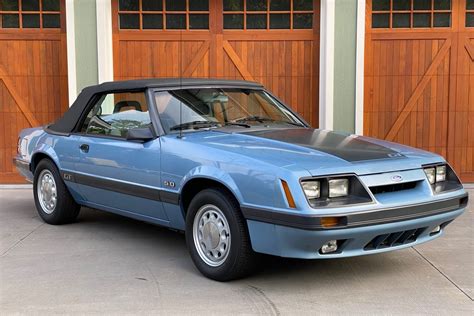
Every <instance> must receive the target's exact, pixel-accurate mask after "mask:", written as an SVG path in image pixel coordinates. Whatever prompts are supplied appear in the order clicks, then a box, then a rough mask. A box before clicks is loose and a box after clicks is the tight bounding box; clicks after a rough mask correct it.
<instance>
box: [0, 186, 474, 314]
mask: <svg viewBox="0 0 474 316" xmlns="http://www.w3.org/2000/svg"><path fill="white" fill-rule="evenodd" d="M470 191H471V192H470V194H471V197H473V196H474V192H473V190H470ZM473 220H474V207H473V203H472V202H471V203H470V210H469V211H468V212H466V213H465V214H464V215H463V216H462V217H461V218H459V219H458V220H457V221H455V222H454V223H452V224H451V225H450V226H448V228H447V232H446V234H445V236H443V237H441V238H439V239H437V240H435V241H433V242H431V243H428V244H425V245H420V246H417V247H415V248H409V249H406V250H401V251H397V252H391V253H386V254H379V255H373V256H364V257H358V258H348V259H338V260H320V261H302V260H288V259H281V258H273V257H268V258H266V259H265V260H266V262H265V267H264V269H263V270H262V271H261V272H260V273H258V274H256V275H254V276H252V277H249V278H247V279H244V280H239V281H235V282H230V283H218V282H214V281H211V280H208V279H206V278H204V277H203V276H201V275H200V274H199V272H198V271H197V270H196V269H195V268H194V266H193V264H192V262H191V259H190V257H189V256H188V253H187V250H186V245H185V241H184V236H183V235H181V234H178V233H175V232H172V231H169V230H167V229H164V228H160V227H155V226H152V225H149V224H145V223H141V222H137V221H134V220H130V219H127V218H123V217H119V216H116V215H112V214H107V213H103V212H99V211H95V210H90V209H85V208H83V209H82V211H81V214H80V216H79V220H78V222H77V223H75V224H70V225H64V226H50V225H47V224H44V223H43V222H42V221H41V219H40V218H39V217H38V215H37V213H36V210H35V207H34V202H33V197H32V192H31V189H20V190H13V189H3V190H0V314H2V315H3V314H10V313H41V314H48V315H50V314H59V313H61V314H63V313H68V314H72V313H76V314H84V313H87V314H132V313H142V314H156V313H161V314H165V313H166V314H168V313H173V314H262V315H267V314H268V315H272V314H273V315H275V314H286V315H289V314H315V313H317V314H321V313H324V314H349V313H357V314H377V315H379V314H418V315H419V314H430V315H433V314H450V315H460V314H466V315H472V314H473V312H474V302H473V297H474V270H473V268H474V246H473V237H474V236H473V232H474V221H473Z"/></svg>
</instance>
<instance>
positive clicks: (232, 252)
mask: <svg viewBox="0 0 474 316" xmlns="http://www.w3.org/2000/svg"><path fill="white" fill-rule="evenodd" d="M186 244H187V246H188V250H189V252H190V254H191V258H192V260H193V262H194V264H195V265H196V267H197V268H198V269H199V271H200V272H201V273H202V274H204V275H205V276H207V277H208V278H211V279H214V280H217V281H229V280H233V279H237V278H241V277H243V276H245V275H247V274H249V273H250V272H251V271H252V270H253V268H254V259H255V254H254V252H253V250H252V248H251V245H250V238H249V235H248V230H247V225H246V222H245V219H244V218H243V216H242V214H241V212H240V208H239V205H238V203H237V202H236V201H235V199H234V198H233V196H232V195H230V194H229V193H228V192H227V191H225V190H221V189H206V190H203V191H201V192H199V193H198V194H197V195H196V196H195V197H194V199H193V200H192V201H191V204H190V205H189V208H188V212H187V215H186Z"/></svg>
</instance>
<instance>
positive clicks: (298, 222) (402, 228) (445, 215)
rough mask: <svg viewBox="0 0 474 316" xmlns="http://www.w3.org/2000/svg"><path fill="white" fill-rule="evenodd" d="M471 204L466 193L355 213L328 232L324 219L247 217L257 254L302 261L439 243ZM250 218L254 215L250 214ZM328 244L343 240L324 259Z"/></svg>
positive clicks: (269, 216)
mask: <svg viewBox="0 0 474 316" xmlns="http://www.w3.org/2000/svg"><path fill="white" fill-rule="evenodd" d="M467 199H468V198H467V194H463V195H461V196H457V197H456V198H451V199H448V200H443V201H437V202H432V203H425V204H420V205H417V206H414V205H411V206H409V207H407V206H405V207H401V208H396V209H394V208H392V209H390V211H387V210H379V211H378V212H375V211H372V212H368V213H355V214H352V215H353V217H352V221H351V220H350V219H349V220H348V221H347V224H348V225H346V226H345V227H343V228H341V227H339V228H332V229H324V228H323V227H321V225H320V218H321V217H317V216H312V217H308V216H305V217H300V218H297V217H291V218H292V219H291V220H289V219H288V217H286V218H285V220H286V222H282V221H281V220H282V218H281V217H280V216H276V217H274V218H273V219H271V214H274V212H273V213H270V215H268V216H267V218H266V219H262V218H260V219H256V218H255V217H256V216H254V218H252V217H251V216H250V217H247V223H248V228H249V233H250V239H251V242H252V247H253V249H254V251H256V252H260V253H266V254H271V255H276V256H281V257H290V258H302V259H319V258H340V257H351V256H360V255H367V254H373V253H380V252H386V251H391V250H396V249H402V248H406V247H410V246H413V245H416V244H419V243H423V242H426V241H429V240H432V239H435V238H437V237H439V236H441V235H442V234H443V232H444V229H445V227H446V226H447V225H448V224H449V223H450V222H451V221H453V220H454V219H455V218H456V217H458V216H459V215H461V214H462V213H463V212H464V209H465V207H466V205H467ZM408 208H409V209H410V210H411V211H412V212H413V214H411V215H412V216H397V214H399V213H400V210H402V213H403V212H405V211H404V210H406V209H408ZM245 214H247V215H249V212H248V210H247V212H245V211H244V215H245ZM362 214H364V217H361V215H362ZM367 214H369V215H367ZM254 215H255V214H254ZM393 215H395V216H393ZM348 216H350V215H348ZM366 216H369V217H366ZM370 216H372V219H370ZM359 219H360V220H359ZM362 219H363V220H362ZM437 226H440V227H441V231H440V232H439V233H436V234H432V233H431V232H432V231H433V229H435V227H437ZM329 240H338V245H339V247H338V250H337V251H336V252H334V253H330V254H321V253H320V252H319V249H320V248H321V247H322V245H323V244H325V243H327V242H328V241H329Z"/></svg>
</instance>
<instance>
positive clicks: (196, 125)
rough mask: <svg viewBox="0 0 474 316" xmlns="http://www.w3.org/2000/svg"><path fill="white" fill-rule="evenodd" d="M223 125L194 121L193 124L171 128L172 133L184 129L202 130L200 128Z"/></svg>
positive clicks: (186, 123)
mask: <svg viewBox="0 0 474 316" xmlns="http://www.w3.org/2000/svg"><path fill="white" fill-rule="evenodd" d="M218 125H221V124H220V123H219V122H212V121H192V122H185V123H182V124H178V125H175V126H173V127H171V128H170V131H177V130H183V129H191V128H192V129H200V128H209V127H214V126H218Z"/></svg>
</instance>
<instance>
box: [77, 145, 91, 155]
mask: <svg viewBox="0 0 474 316" xmlns="http://www.w3.org/2000/svg"><path fill="white" fill-rule="evenodd" d="M79 149H80V150H81V151H82V152H83V153H88V152H89V145H87V144H82V145H81V146H79Z"/></svg>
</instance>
